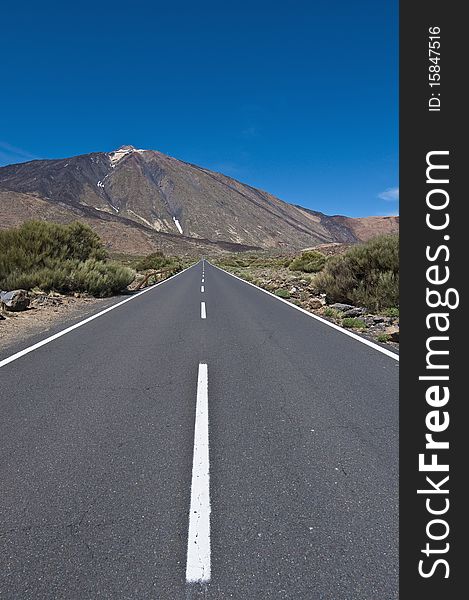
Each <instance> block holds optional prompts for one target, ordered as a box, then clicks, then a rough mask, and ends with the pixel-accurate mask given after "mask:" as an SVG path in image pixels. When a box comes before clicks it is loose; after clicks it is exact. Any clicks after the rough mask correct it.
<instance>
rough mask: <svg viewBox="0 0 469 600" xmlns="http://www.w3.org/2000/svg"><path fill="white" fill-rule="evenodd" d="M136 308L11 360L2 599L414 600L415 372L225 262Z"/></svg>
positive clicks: (2, 433) (153, 292) (6, 389)
mask: <svg viewBox="0 0 469 600" xmlns="http://www.w3.org/2000/svg"><path fill="white" fill-rule="evenodd" d="M116 304H119V305H118V306H115V307H114V308H112V309H111V310H108V312H105V313H104V314H101V315H100V316H98V317H97V318H95V319H92V320H89V321H88V322H86V323H84V324H81V325H79V326H78V327H76V328H74V329H72V330H71V331H68V332H67V333H65V334H63V335H58V337H56V338H55V339H52V340H51V341H49V342H47V343H45V344H43V345H39V346H38V347H36V348H32V349H31V346H32V345H33V344H34V343H35V342H41V338H37V339H35V340H32V341H31V340H29V341H28V342H25V343H24V344H23V346H22V347H21V348H16V349H15V350H26V352H23V353H20V354H19V355H15V356H12V357H11V355H12V354H13V351H11V350H10V352H9V353H5V352H4V353H3V354H1V355H0V365H1V366H0V390H1V400H0V408H1V412H0V415H1V420H0V440H1V441H0V482H1V492H0V598H2V599H3V598H8V599H10V598H11V599H15V600H17V599H33V600H40V599H46V598H61V599H62V598H63V599H75V598H76V599H80V600H84V599H97V598H112V599H114V598H116V599H139V600H142V599H146V600H147V599H155V600H165V599H168V600H177V599H183V600H189V599H190V600H192V599H197V598H207V599H213V600H223V599H225V598H230V599H232V598H234V599H239V600H252V599H260V600H265V599H270V598H272V599H273V598H275V599H283V598H288V599H299V600H355V599H357V600H390V599H395V598H397V597H398V584H397V580H398V560H397V548H398V364H399V363H398V361H397V360H395V358H393V357H392V356H388V355H387V354H385V353H383V352H381V351H379V349H377V348H374V347H370V346H369V345H366V344H364V343H361V342H360V341H358V340H356V339H354V338H352V337H350V336H348V335H346V334H344V333H343V332H341V331H337V330H336V329H334V328H332V327H330V326H328V325H326V324H324V323H322V322H320V321H318V320H316V319H314V318H312V317H310V316H308V315H306V314H303V313H302V312H300V311H298V310H295V309H294V308H292V307H291V306H289V305H288V304H287V303H285V302H282V301H280V300H278V299H276V298H273V297H272V296H270V295H268V294H266V293H264V292H262V291H260V290H258V289H256V288H255V287H253V286H251V285H249V284H247V283H244V282H242V281H240V280H238V279H236V278H234V277H232V276H230V275H228V274H227V273H225V272H223V271H221V270H219V269H217V268H215V267H213V266H212V265H210V264H208V263H207V262H205V263H203V262H199V263H198V264H197V265H195V266H193V267H192V268H190V269H188V270H186V271H184V272H182V273H180V274H179V275H177V276H176V277H174V278H172V279H170V280H168V281H166V282H164V283H162V284H160V285H158V286H156V287H153V288H151V289H149V290H148V291H145V293H143V294H140V295H138V296H132V297H131V299H129V300H128V301H126V302H124V303H121V299H120V300H119V301H115V303H114V305H116ZM57 332H59V329H57ZM52 333H54V332H52ZM59 333H60V332H59ZM42 337H43V338H45V335H44V334H43V336H42ZM9 357H11V358H12V360H10V362H8V359H9Z"/></svg>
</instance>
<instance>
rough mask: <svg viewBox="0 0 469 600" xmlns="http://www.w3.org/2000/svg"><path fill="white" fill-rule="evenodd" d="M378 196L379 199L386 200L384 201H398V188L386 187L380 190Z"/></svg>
mask: <svg viewBox="0 0 469 600" xmlns="http://www.w3.org/2000/svg"><path fill="white" fill-rule="evenodd" d="M378 198H381V200H386V202H398V200H399V188H398V187H393V188H388V189H387V190H384V192H380V193H379V194H378Z"/></svg>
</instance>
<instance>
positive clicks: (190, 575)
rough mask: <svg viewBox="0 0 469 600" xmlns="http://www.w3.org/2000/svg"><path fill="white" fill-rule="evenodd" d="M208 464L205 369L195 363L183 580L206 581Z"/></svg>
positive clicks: (208, 577)
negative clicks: (188, 506)
mask: <svg viewBox="0 0 469 600" xmlns="http://www.w3.org/2000/svg"><path fill="white" fill-rule="evenodd" d="M210 566H211V565H210V461H209V440H208V367H207V365H206V364H205V363H200V364H199V375H198V380H197V404H196V409H195V430H194V455H193V461H192V484H191V506H190V512H189V535H188V539H187V563H186V581H187V582H189V583H194V582H208V581H210Z"/></svg>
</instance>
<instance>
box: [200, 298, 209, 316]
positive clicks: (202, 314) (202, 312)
mask: <svg viewBox="0 0 469 600" xmlns="http://www.w3.org/2000/svg"><path fill="white" fill-rule="evenodd" d="M200 318H201V319H206V318H207V311H206V310H205V302H201V303H200Z"/></svg>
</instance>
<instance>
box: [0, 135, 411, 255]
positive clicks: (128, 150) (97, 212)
mask: <svg viewBox="0 0 469 600" xmlns="http://www.w3.org/2000/svg"><path fill="white" fill-rule="evenodd" d="M32 218H36V219H45V220H48V221H55V222H61V223H63V222H68V221H71V220H76V219H80V220H83V221H86V222H88V223H89V224H90V225H91V226H92V227H93V228H94V229H95V230H96V231H97V232H98V233H99V234H100V235H101V237H102V238H103V239H104V240H105V242H106V244H107V245H108V247H109V248H110V249H111V250H113V251H115V252H124V253H129V254H146V253H148V252H151V251H153V250H155V249H157V248H161V249H163V250H165V251H167V252H174V253H178V254H181V253H191V254H192V253H195V252H199V253H200V252H206V253H210V252H214V251H222V250H230V251H238V250H239V251H243V250H249V249H258V248H263V249H282V248H284V249H292V250H298V249H302V248H306V247H312V246H315V245H318V244H324V243H329V242H351V243H353V242H357V241H361V240H366V239H369V238H370V237H373V236H374V235H376V234H378V233H390V232H395V231H398V228H399V220H398V217H368V218H365V219H354V218H349V217H344V216H326V215H324V214H322V213H320V212H315V211H312V210H309V209H306V208H303V207H301V206H294V205H292V204H288V203H286V202H284V201H282V200H280V199H279V198H276V197H275V196H273V195H272V194H269V193H268V192H264V191H261V190H258V189H256V188H254V187H251V186H249V185H246V184H243V183H240V182H239V181H236V180H235V179H232V178H230V177H227V176H225V175H222V174H220V173H216V172H213V171H209V170H208V169H204V168H202V167H198V166H196V165H192V164H189V163H186V162H183V161H180V160H177V159H175V158H172V157H170V156H166V155H165V154H162V153H161V152H156V151H154V150H138V149H136V148H134V147H132V146H122V147H121V148H119V149H118V150H115V151H113V152H110V153H105V152H96V153H92V154H84V155H81V156H75V157H71V158H66V159H59V160H34V161H31V162H27V163H20V164H15V165H9V166H6V167H1V168H0V227H12V226H16V225H19V224H21V223H23V222H24V221H26V220H29V219H32Z"/></svg>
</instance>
